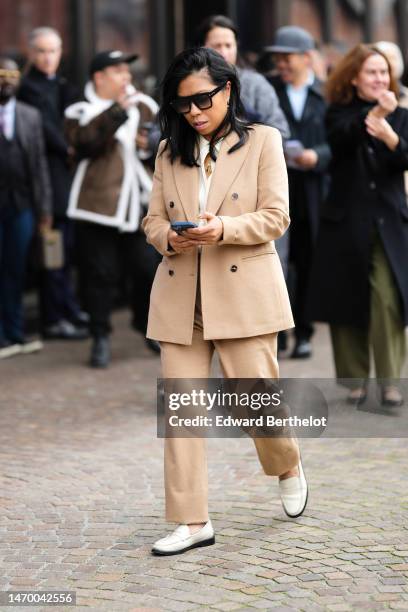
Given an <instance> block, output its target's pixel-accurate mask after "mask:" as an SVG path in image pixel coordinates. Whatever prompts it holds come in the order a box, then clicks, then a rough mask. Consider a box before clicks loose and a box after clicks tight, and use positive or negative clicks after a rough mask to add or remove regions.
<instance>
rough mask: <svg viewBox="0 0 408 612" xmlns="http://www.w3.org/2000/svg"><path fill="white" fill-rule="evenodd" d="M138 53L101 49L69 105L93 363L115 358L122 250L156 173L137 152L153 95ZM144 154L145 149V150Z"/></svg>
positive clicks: (74, 209) (73, 203) (130, 244)
mask: <svg viewBox="0 0 408 612" xmlns="http://www.w3.org/2000/svg"><path fill="white" fill-rule="evenodd" d="M136 58H137V56H136V55H125V54H124V53H123V52H122V51H118V50H114V51H104V52H101V53H98V54H97V55H96V56H95V57H94V59H93V60H92V62H91V65H90V75H91V80H90V81H89V82H88V83H87V84H86V86H85V98H86V101H84V102H78V103H77V104H73V105H72V106H70V107H68V108H67V110H66V112H65V117H66V120H65V121H66V125H65V128H66V129H65V132H66V135H67V138H68V141H69V143H70V144H71V146H72V147H73V148H74V149H75V151H76V158H77V161H78V162H79V163H78V167H77V171H76V173H75V177H74V180H73V184H72V189H71V193H70V198H69V205H68V216H69V217H71V218H73V219H76V220H77V221H78V223H77V237H78V251H79V269H80V273H81V281H82V286H83V288H84V292H85V301H86V306H87V309H88V311H89V314H90V332H91V335H92V337H93V345H92V350H91V358H90V365H91V366H93V367H107V365H108V364H109V362H110V344H109V334H110V332H111V324H110V314H111V310H112V305H113V301H114V296H115V291H116V288H117V283H118V280H119V278H120V272H121V263H122V261H123V255H125V257H126V258H127V259H129V257H131V254H132V251H134V243H135V241H136V240H137V238H136V234H135V232H136V230H137V229H138V226H139V221H140V217H141V214H142V206H143V205H144V204H145V203H147V200H148V196H149V193H150V189H151V184H152V183H151V178H150V176H149V175H148V173H147V172H146V169H145V167H144V166H143V164H142V163H141V160H140V159H139V155H138V154H137V151H136V139H137V137H138V128H139V125H140V124H141V123H144V122H147V121H152V120H153V119H154V118H155V115H156V113H157V111H158V106H157V104H156V102H155V101H154V100H153V99H152V98H150V97H149V96H146V95H144V94H142V93H140V92H138V91H136V89H135V88H134V87H133V85H131V73H130V68H129V64H131V63H132V62H133V61H134V60H135V59H136ZM144 153H145V154H146V151H144Z"/></svg>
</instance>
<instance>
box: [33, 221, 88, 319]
mask: <svg viewBox="0 0 408 612" xmlns="http://www.w3.org/2000/svg"><path fill="white" fill-rule="evenodd" d="M53 229H58V230H60V232H61V234H62V240H63V249H64V265H63V267H62V268H60V269H58V270H42V272H41V282H40V303H41V313H42V317H41V318H42V324H43V326H44V327H47V325H53V324H54V323H58V321H60V320H61V319H69V320H71V321H75V320H76V319H77V317H78V315H79V312H80V307H79V304H78V301H77V298H76V295H75V291H74V286H73V282H72V278H71V271H72V270H71V268H72V255H73V249H74V223H73V222H72V221H71V220H69V219H67V218H60V217H57V218H56V219H54V223H53Z"/></svg>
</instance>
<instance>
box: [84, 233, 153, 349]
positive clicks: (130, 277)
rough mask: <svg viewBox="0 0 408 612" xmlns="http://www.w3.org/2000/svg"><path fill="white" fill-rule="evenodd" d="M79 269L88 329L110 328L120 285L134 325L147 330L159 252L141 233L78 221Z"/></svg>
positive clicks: (102, 331)
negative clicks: (87, 314)
mask: <svg viewBox="0 0 408 612" xmlns="http://www.w3.org/2000/svg"><path fill="white" fill-rule="evenodd" d="M77 240H78V254H79V261H78V265H79V271H80V275H81V286H82V292H83V297H84V301H85V308H86V310H87V311H88V312H89V315H90V332H91V334H92V335H93V336H94V337H95V336H100V335H106V334H109V333H110V332H111V331H112V325H111V313H112V309H113V306H114V304H115V300H116V297H117V295H118V287H119V284H122V288H123V287H125V292H126V293H127V295H126V298H127V299H128V301H130V304H131V308H132V311H133V326H134V327H135V328H136V329H138V330H139V331H141V332H142V333H145V332H146V327H147V315H148V309H149V298H150V290H151V285H152V282H153V279H154V275H155V272H156V268H157V265H158V263H159V261H160V256H159V254H158V253H157V252H156V251H155V249H154V248H153V247H152V246H150V245H148V244H147V243H146V237H145V236H144V234H143V233H142V232H139V231H138V232H133V233H127V232H123V233H122V232H119V231H118V230H117V229H115V228H111V227H106V226H103V225H97V224H94V223H78V224H77Z"/></svg>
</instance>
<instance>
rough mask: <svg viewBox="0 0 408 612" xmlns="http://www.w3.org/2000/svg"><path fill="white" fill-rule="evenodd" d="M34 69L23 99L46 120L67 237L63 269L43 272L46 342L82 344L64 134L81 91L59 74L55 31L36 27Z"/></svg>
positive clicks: (59, 218)
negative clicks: (68, 114)
mask: <svg viewBox="0 0 408 612" xmlns="http://www.w3.org/2000/svg"><path fill="white" fill-rule="evenodd" d="M29 43H30V68H29V70H28V72H27V74H26V75H25V76H24V77H23V79H22V81H21V86H20V90H19V92H18V98H19V100H22V101H23V102H26V103H27V104H30V105H31V106H35V107H36V108H38V110H39V111H40V113H41V115H42V119H43V126H44V138H45V146H46V154H47V161H48V166H49V171H50V177H51V184H52V192H53V211H52V212H53V228H54V229H57V230H59V231H60V232H61V234H62V239H63V244H64V266H63V267H62V268H60V269H57V270H44V271H43V272H42V278H41V291H40V297H41V310H42V324H43V332H44V336H45V337H46V338H49V339H51V338H63V339H70V340H81V339H83V338H86V337H87V335H88V334H87V330H86V329H84V328H83V327H81V324H82V323H84V319H85V317H84V314H83V313H81V311H80V308H79V305H78V303H77V300H76V297H75V295H74V289H73V285H72V280H71V259H72V250H73V248H74V245H73V241H74V235H73V224H72V222H71V221H69V220H68V219H67V216H66V211H67V205H68V195H69V190H70V187H71V172H70V167H69V159H70V148H69V146H68V143H67V142H66V140H65V138H64V134H63V116H64V110H65V108H66V107H67V106H69V105H70V104H72V102H74V101H75V100H76V97H77V96H76V90H75V89H74V88H73V87H72V86H71V85H70V84H69V83H68V82H67V80H66V79H65V78H63V77H62V76H59V75H58V74H57V70H58V66H59V63H60V60H61V52H62V47H61V38H60V36H59V34H58V32H56V31H55V30H53V29H52V28H37V29H36V30H33V32H32V33H31V35H30V39H29Z"/></svg>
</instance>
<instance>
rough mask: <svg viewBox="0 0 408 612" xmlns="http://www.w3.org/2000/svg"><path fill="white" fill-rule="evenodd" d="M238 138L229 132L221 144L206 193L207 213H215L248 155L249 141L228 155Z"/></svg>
mask: <svg viewBox="0 0 408 612" xmlns="http://www.w3.org/2000/svg"><path fill="white" fill-rule="evenodd" d="M238 140H239V138H238V135H237V134H236V133H235V132H231V133H230V134H228V136H226V137H225V139H224V140H223V142H222V145H221V148H220V152H219V154H218V158H217V162H216V164H215V170H214V175H213V177H212V181H211V186H210V191H209V193H208V200H207V211H209V212H211V213H213V214H214V215H215V214H216V213H217V211H218V209H219V208H220V206H221V204H222V202H223V200H224V198H225V196H226V194H227V191H228V189H229V188H230V186H231V185H232V183H233V182H234V180H235V178H236V176H237V174H238V172H239V171H240V170H241V167H242V164H243V163H244V161H245V158H246V156H247V155H248V152H249V148H250V144H249V139H248V140H247V142H246V143H245V144H244V145H243V146H242V147H240V148H239V149H238V150H237V151H234V152H233V153H231V154H229V153H228V151H229V149H230V148H231V147H232V146H233V145H234V144H236V143H237V142H238Z"/></svg>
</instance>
